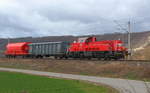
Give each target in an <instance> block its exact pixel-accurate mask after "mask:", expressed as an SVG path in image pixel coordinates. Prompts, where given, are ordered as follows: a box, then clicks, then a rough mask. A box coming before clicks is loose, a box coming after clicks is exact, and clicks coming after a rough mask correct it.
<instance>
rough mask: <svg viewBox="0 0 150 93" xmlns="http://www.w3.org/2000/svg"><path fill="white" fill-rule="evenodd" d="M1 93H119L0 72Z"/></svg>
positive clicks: (73, 81)
mask: <svg viewBox="0 0 150 93" xmlns="http://www.w3.org/2000/svg"><path fill="white" fill-rule="evenodd" d="M0 93H117V92H116V91H115V90H114V89H111V88H109V87H106V86H98V85H93V84H91V83H86V82H83V81H78V80H64V79H55V78H48V77H42V76H34V75H26V74H21V73H14V72H0Z"/></svg>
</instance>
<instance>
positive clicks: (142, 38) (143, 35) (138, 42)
mask: <svg viewBox="0 0 150 93" xmlns="http://www.w3.org/2000/svg"><path fill="white" fill-rule="evenodd" d="M93 36H96V37H97V40H98V41H99V40H116V39H120V40H122V41H124V42H125V45H126V46H127V34H124V33H112V34H104V35H93ZM131 36H132V38H131V39H132V41H131V42H132V48H133V49H137V51H138V52H139V51H140V50H141V49H140V47H142V49H143V47H147V46H149V42H148V41H149V39H150V38H149V37H150V31H146V32H136V33H132V35H131ZM78 37H83V36H47V37H25V38H10V39H9V41H10V42H11V43H12V42H57V41H69V42H72V41H74V40H76V39H77V38H78ZM7 42H8V40H7V39H5V38H0V43H1V44H0V50H1V51H0V54H1V55H2V53H3V51H4V50H5V46H6V44H7ZM137 51H136V52H137Z"/></svg>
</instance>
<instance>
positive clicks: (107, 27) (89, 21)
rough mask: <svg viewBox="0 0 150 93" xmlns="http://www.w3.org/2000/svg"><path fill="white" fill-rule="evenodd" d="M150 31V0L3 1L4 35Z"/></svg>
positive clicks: (1, 26)
mask: <svg viewBox="0 0 150 93" xmlns="http://www.w3.org/2000/svg"><path fill="white" fill-rule="evenodd" d="M114 20H117V22H118V23H119V24H121V25H122V26H123V27H126V26H127V25H126V24H127V21H128V20H131V22H132V29H133V30H134V31H147V30H150V0H0V37H26V36H52V35H53V36H54V35H56V36H58V35H87V34H103V33H112V32H119V31H120V32H124V31H122V30H118V28H119V27H118V26H117V25H116V23H115V22H114Z"/></svg>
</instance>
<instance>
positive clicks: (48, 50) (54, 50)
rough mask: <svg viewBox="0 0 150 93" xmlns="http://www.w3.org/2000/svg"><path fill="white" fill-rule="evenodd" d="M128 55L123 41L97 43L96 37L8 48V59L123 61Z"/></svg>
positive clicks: (27, 43) (22, 43) (17, 45)
mask: <svg viewBox="0 0 150 93" xmlns="http://www.w3.org/2000/svg"><path fill="white" fill-rule="evenodd" d="M127 53H128V51H127V48H125V47H124V46H123V42H122V41H121V40H104V41H97V40H96V37H83V38H79V39H78V40H77V41H74V42H73V43H67V42H45V43H30V42H21V43H10V44H8V45H7V47H6V51H5V55H6V56H7V57H16V56H22V57H36V58H39V57H40V58H43V57H49V56H54V57H55V58H60V59H61V58H88V59H91V58H98V59H105V60H110V59H115V60H117V59H123V58H125V56H126V54H127Z"/></svg>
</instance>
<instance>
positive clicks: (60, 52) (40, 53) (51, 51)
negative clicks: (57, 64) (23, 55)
mask: <svg viewBox="0 0 150 93" xmlns="http://www.w3.org/2000/svg"><path fill="white" fill-rule="evenodd" d="M68 47H69V42H45V43H32V44H29V53H30V55H31V56H32V57H49V56H54V57H65V56H66V53H67V49H68Z"/></svg>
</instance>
